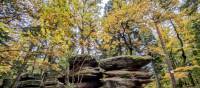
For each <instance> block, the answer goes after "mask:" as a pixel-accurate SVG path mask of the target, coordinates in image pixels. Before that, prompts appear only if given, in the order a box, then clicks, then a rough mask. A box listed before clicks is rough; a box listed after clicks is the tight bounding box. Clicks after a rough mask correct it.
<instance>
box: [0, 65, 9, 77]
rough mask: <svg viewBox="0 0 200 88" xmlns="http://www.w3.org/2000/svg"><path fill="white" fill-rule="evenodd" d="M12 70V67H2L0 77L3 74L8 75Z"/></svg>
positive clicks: (0, 67)
mask: <svg viewBox="0 0 200 88" xmlns="http://www.w3.org/2000/svg"><path fill="white" fill-rule="evenodd" d="M10 70H11V66H10V65H0V76H1V75H2V74H6V73H8V72H9V71H10Z"/></svg>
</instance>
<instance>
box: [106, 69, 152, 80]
mask: <svg viewBox="0 0 200 88" xmlns="http://www.w3.org/2000/svg"><path fill="white" fill-rule="evenodd" d="M103 74H104V77H121V78H137V79H149V78H150V77H151V76H152V75H151V74H150V73H149V72H145V71H123V70H114V71H106V72H104V73H103Z"/></svg>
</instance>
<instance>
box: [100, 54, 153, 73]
mask: <svg viewBox="0 0 200 88" xmlns="http://www.w3.org/2000/svg"><path fill="white" fill-rule="evenodd" d="M150 61H151V57H150V56H128V55H125V56H117V57H112V58H107V59H102V60H100V62H99V63H100V67H101V68H103V69H105V70H108V71H110V70H118V69H127V70H138V69H140V68H141V67H142V66H145V65H146V64H148V63H149V62H150Z"/></svg>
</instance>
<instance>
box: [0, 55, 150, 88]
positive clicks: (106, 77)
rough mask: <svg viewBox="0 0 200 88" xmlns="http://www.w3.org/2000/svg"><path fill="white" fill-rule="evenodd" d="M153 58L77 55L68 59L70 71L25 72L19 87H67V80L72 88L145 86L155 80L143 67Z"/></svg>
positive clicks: (128, 87) (136, 87)
mask: <svg viewBox="0 0 200 88" xmlns="http://www.w3.org/2000/svg"><path fill="white" fill-rule="evenodd" d="M150 61H151V57H149V56H117V57H111V58H106V59H100V60H99V61H97V60H96V59H95V58H94V57H92V56H90V55H78V56H74V57H71V58H70V59H69V64H70V66H69V71H68V74H65V75H64V76H60V74H58V73H53V72H47V73H45V74H43V76H41V74H24V75H22V76H21V78H20V80H19V81H18V85H17V88H65V87H64V84H65V85H67V84H66V83H69V84H72V85H73V87H70V88H143V87H144V85H145V84H147V83H149V82H151V81H152V80H151V74H150V73H149V72H148V71H147V70H144V69H143V67H144V66H145V65H147V64H149V63H150ZM44 79H45V80H44ZM63 80H64V81H63ZM1 81H2V82H1V83H0V84H1V85H0V86H3V88H9V87H4V86H5V85H3V84H4V83H6V81H5V82H4V81H3V80H1ZM70 86H71V85H70Z"/></svg>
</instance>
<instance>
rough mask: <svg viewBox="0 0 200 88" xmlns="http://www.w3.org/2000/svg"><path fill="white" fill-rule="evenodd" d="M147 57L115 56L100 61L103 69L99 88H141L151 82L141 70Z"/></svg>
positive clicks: (147, 74) (148, 58)
mask: <svg viewBox="0 0 200 88" xmlns="http://www.w3.org/2000/svg"><path fill="white" fill-rule="evenodd" d="M150 61H151V57H149V56H143V57H142V56H117V57H112V58H107V59H102V60H100V67H101V68H102V69H104V72H103V77H104V78H102V79H101V81H102V83H103V85H102V86H101V88H143V87H144V86H143V85H145V84H147V83H149V82H151V81H152V80H151V79H150V78H151V74H150V73H148V71H145V70H143V69H142V67H143V66H145V65H147V64H148V63H150Z"/></svg>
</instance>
